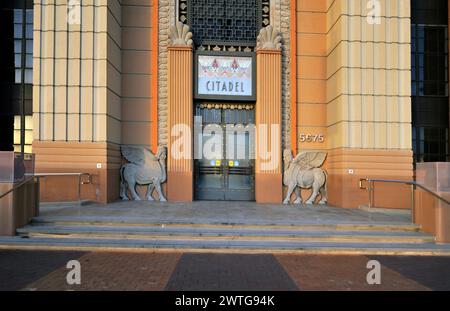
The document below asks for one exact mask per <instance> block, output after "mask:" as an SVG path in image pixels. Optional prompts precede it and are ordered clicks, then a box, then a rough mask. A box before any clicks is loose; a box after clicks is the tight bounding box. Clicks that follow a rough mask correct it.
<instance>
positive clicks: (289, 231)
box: [0, 217, 450, 255]
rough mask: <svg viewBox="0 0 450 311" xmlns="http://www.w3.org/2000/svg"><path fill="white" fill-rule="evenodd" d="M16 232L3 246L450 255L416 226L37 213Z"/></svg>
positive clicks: (448, 247) (449, 249) (1, 241)
mask: <svg viewBox="0 0 450 311" xmlns="http://www.w3.org/2000/svg"><path fill="white" fill-rule="evenodd" d="M17 234H18V235H17V236H16V237H3V238H0V247H20V248H56V249H147V250H155V249H167V250H174V249H175V250H181V251H207V252H210V251H211V252H212V251H214V252H225V251H226V252H230V251H236V252H265V253H268V252H270V253H271V252H300V253H302V252H303V253H317V254H339V253H342V254H396V255H400V254H403V255H450V245H438V244H435V243H434V237H433V236H431V235H429V234H425V233H421V232H419V228H418V227H417V226H416V225H412V224H394V223H326V224H319V223H312V222H311V223H305V224H297V225H254V224H248V225H246V224H239V225H236V224H227V223H223V224H212V223H210V224H208V223H205V224H198V223H197V224H192V223H170V222H169V223H164V224H162V223H149V222H145V221H142V222H137V221H133V222H124V221H110V220H109V221H106V220H101V219H99V220H94V221H80V220H77V219H72V220H71V219H54V218H45V217H37V218H35V219H34V220H33V222H32V223H31V224H30V225H28V226H25V227H24V228H21V229H18V230H17Z"/></svg>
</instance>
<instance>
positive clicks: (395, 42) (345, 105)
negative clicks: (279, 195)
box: [326, 0, 413, 208]
mask: <svg viewBox="0 0 450 311" xmlns="http://www.w3.org/2000/svg"><path fill="white" fill-rule="evenodd" d="M380 2H381V24H379V25H378V24H374V25H371V24H369V23H368V22H367V14H368V9H367V8H366V5H365V2H360V1H344V0H335V1H331V0H329V1H328V2H327V40H326V55H327V66H326V78H327V83H326V90H327V91H326V102H327V117H326V122H327V123H326V124H327V136H328V139H327V141H328V143H327V147H328V150H329V157H328V173H329V175H330V178H329V186H330V202H331V203H332V204H336V205H339V206H345V207H357V206H359V205H363V204H367V202H368V198H367V197H366V196H367V193H365V192H363V191H362V190H359V189H358V186H357V183H358V180H359V179H360V178H369V177H370V178H387V179H407V180H411V179H412V177H413V167H412V151H411V148H412V147H411V143H412V142H411V99H410V96H411V60H410V49H411V47H410V37H411V35H410V5H409V3H410V2H409V0H397V1H391V0H382V1H380ZM396 190H398V191H391V192H387V191H383V192H382V193H380V192H378V198H381V199H379V200H378V201H376V203H377V205H379V206H383V207H402V208H403V207H404V208H406V207H408V205H407V204H406V203H405V200H406V199H405V198H408V196H407V191H408V189H404V190H403V189H401V188H399V189H396Z"/></svg>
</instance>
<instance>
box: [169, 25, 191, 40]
mask: <svg viewBox="0 0 450 311" xmlns="http://www.w3.org/2000/svg"><path fill="white" fill-rule="evenodd" d="M192 44H193V41H192V32H190V31H189V26H188V25H185V24H183V23H182V22H179V21H177V22H175V25H174V26H172V27H170V34H169V45H171V46H192Z"/></svg>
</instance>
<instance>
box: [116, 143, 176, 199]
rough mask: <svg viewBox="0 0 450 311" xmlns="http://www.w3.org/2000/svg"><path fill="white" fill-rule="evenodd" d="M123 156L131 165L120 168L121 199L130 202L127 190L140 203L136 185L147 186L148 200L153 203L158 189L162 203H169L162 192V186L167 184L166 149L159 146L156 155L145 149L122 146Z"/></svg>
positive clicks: (127, 164)
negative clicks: (153, 194) (154, 194)
mask: <svg viewBox="0 0 450 311" xmlns="http://www.w3.org/2000/svg"><path fill="white" fill-rule="evenodd" d="M121 152H122V155H123V157H124V158H125V159H127V160H128V161H129V162H130V163H126V164H124V165H122V167H121V168H120V197H121V198H122V200H125V201H126V200H129V197H128V194H127V190H128V191H129V192H130V193H131V197H132V199H133V200H136V201H140V200H141V198H140V197H139V195H138V193H137V192H136V185H147V195H146V197H147V200H148V201H153V197H152V193H153V190H154V189H156V192H157V193H158V196H159V200H160V201H163V202H165V201H167V200H166V198H165V197H164V194H163V193H162V190H161V184H163V183H164V182H166V179H167V175H166V158H167V149H166V147H163V146H159V147H158V152H157V153H156V155H154V154H153V153H152V152H151V151H150V150H149V149H147V148H144V147H134V146H122V147H121Z"/></svg>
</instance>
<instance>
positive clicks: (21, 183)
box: [0, 176, 34, 199]
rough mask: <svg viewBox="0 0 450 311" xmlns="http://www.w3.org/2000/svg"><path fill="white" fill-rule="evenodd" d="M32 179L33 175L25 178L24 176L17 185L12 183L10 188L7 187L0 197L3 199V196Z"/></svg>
mask: <svg viewBox="0 0 450 311" xmlns="http://www.w3.org/2000/svg"><path fill="white" fill-rule="evenodd" d="M32 179H34V176H28V177H27V178H25V179H24V180H22V181H21V182H20V183H18V184H17V185H14V186H13V187H12V188H11V189H9V190H8V191H6V192H5V193H3V194H1V195H0V199H3V198H4V197H6V196H7V195H8V194H10V193H11V192H14V191H16V190H17V189H19V188H21V187H22V186H23V185H25V184H27V183H28V182H29V181H30V180H32Z"/></svg>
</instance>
